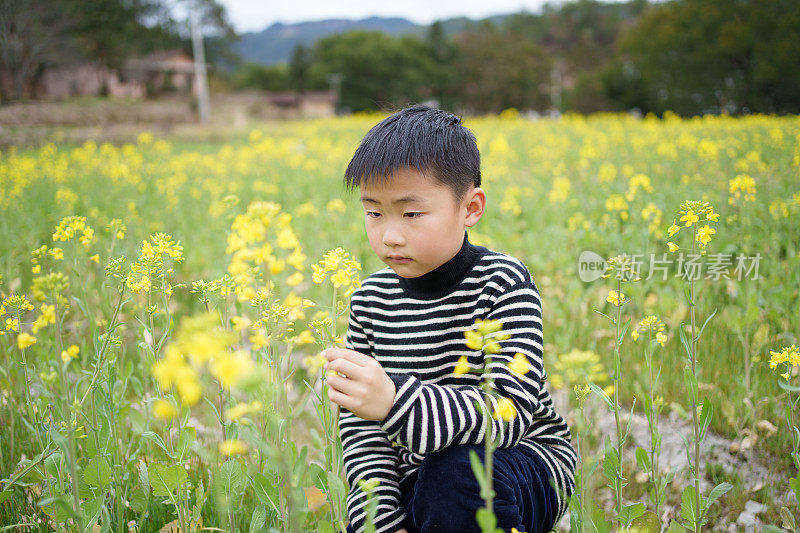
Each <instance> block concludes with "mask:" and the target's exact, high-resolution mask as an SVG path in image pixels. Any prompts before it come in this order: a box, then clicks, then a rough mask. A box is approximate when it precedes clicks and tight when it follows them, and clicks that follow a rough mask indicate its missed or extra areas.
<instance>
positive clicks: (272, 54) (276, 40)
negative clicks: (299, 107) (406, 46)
mask: <svg viewBox="0 0 800 533" xmlns="http://www.w3.org/2000/svg"><path fill="white" fill-rule="evenodd" d="M507 16H508V15H496V16H493V17H489V19H490V20H492V21H493V22H495V23H499V22H500V21H502V20H503V19H504V18H505V17H507ZM473 22H475V21H474V20H472V19H469V18H466V17H457V18H451V19H447V20H443V21H442V25H443V29H444V33H445V35H450V34H452V33H457V32H459V31H461V29H463V28H464V26H466V25H467V24H470V23H473ZM355 29H359V30H371V31H381V32H383V33H386V34H389V35H395V36H396V35H405V34H410V35H416V36H419V37H423V36H424V35H425V33H426V32H427V30H428V26H424V25H419V24H415V23H413V22H411V21H410V20H408V19H404V18H399V17H392V18H389V17H386V18H385V17H370V18H365V19H361V20H350V19H326V20H318V21H309V22H298V23H296V24H282V23H280V22H276V23H275V24H273V25H272V26H269V27H268V28H267V29H265V30H262V31H260V32H249V33H243V34H242V35H241V36H240V37H241V38H240V40H239V42H238V43H236V44H235V45H234V46H233V49H234V51H235V52H237V53H238V54H239V55H241V56H242V58H243V59H245V60H247V61H252V62H253V63H260V64H262V65H274V64H276V63H283V62H288V61H289V59H290V57H291V55H292V50H294V47H295V46H296V45H298V44H304V45H306V46H311V45H312V44H314V42H315V41H316V40H317V39H319V38H321V37H325V36H327V35H331V34H334V33H345V32H348V31H350V30H355Z"/></svg>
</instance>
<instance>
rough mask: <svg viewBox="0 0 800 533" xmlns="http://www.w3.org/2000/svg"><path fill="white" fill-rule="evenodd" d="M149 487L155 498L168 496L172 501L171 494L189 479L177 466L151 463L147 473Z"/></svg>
mask: <svg viewBox="0 0 800 533" xmlns="http://www.w3.org/2000/svg"><path fill="white" fill-rule="evenodd" d="M148 473H149V474H150V486H151V487H152V488H153V494H154V495H155V496H169V497H170V498H171V499H172V500H173V501H174V500H175V499H174V498H173V493H174V492H176V491H177V490H178V489H179V488H180V487H182V486H183V484H184V483H185V482H186V480H187V478H188V477H189V476H188V475H187V474H186V470H185V469H184V468H183V467H181V466H179V465H165V464H161V463H151V464H150V468H149V472H148Z"/></svg>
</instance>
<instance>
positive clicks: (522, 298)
mask: <svg viewBox="0 0 800 533" xmlns="http://www.w3.org/2000/svg"><path fill="white" fill-rule="evenodd" d="M486 318H487V319H492V320H498V321H500V322H501V323H502V325H503V333H507V334H510V338H508V339H506V340H501V341H497V343H498V344H499V345H500V353H498V354H493V355H492V364H491V368H489V369H485V368H484V371H483V376H482V380H483V379H486V377H487V372H489V375H491V377H492V379H494V385H495V389H496V391H497V392H498V393H499V395H500V396H503V397H505V398H507V399H509V400H511V402H512V403H513V405H514V408H515V409H516V416H515V417H514V418H513V419H512V420H511V421H509V422H505V421H504V420H502V419H497V420H496V419H494V418H491V419H490V421H491V425H490V430H491V432H492V433H491V436H492V438H496V437H497V435H498V433H499V432H500V431H502V438H501V441H500V444H499V446H500V448H510V447H513V446H516V445H517V443H519V441H520V440H521V439H522V437H524V436H525V434H526V433H527V432H528V430H529V429H531V425H532V424H533V423H534V421H535V419H536V418H537V416H539V415H541V414H542V412H544V411H545V410H546V407H545V406H543V405H542V404H541V402H540V401H539V393H540V390H541V387H542V380H543V374H544V368H543V361H542V351H543V350H542V313H541V304H540V299H539V292H538V290H537V289H536V285H535V284H534V283H533V281H530V280H526V281H511V282H509V283H508V284H506V285H504V286H503V288H502V290H501V291H499V295H498V297H497V298H496V299H495V300H494V303H493V304H491V307H490V309H489V312H488V314H487V315H486ZM465 343H466V340H465ZM464 351H465V353H468V352H469V349H468V348H467V347H466V344H465V348H464ZM517 353H522V354H524V355H525V357H526V358H527V359H528V362H529V363H530V371H529V372H527V373H526V374H524V375H522V374H518V373H516V372H513V371H512V370H510V369H509V368H508V366H507V365H508V363H510V362H511V361H512V360H513V359H514V355H515V354H517ZM477 358H480V359H477ZM469 359H470V360H471V361H478V360H481V359H483V355H482V353H481V352H479V351H472V353H471V354H470V356H469ZM483 360H484V366H485V359H483ZM392 379H393V380H394V381H395V384H396V386H397V393H396V395H395V402H394V404H393V405H392V408H391V410H390V411H389V413H388V415H387V416H386V418H385V419H384V420H382V421H381V422H380V424H381V427H382V428H383V430H384V431H386V433H387V435H388V436H389V439H391V440H394V441H397V442H398V443H399V444H400V445H401V446H403V447H405V448H407V449H408V450H410V451H412V452H415V453H419V454H427V453H431V452H435V451H438V450H442V449H444V448H447V447H448V446H450V445H452V444H482V443H483V441H484V421H483V418H484V414H483V412H482V410H480V409H479V408H478V406H477V405H476V404H475V402H481V404H483V405H484V406H485V405H486V395H485V394H484V392H483V391H482V390H481V389H480V387H478V386H475V385H460V386H456V387H453V386H445V385H437V384H423V383H422V382H421V381H420V379H419V378H418V377H417V376H415V375H414V374H413V373H410V374H401V375H394V376H392ZM489 402H490V406H489V411H490V413H494V412H495V410H496V408H497V399H496V398H495V397H494V396H492V397H491V398H490V400H489ZM501 426H502V427H501Z"/></svg>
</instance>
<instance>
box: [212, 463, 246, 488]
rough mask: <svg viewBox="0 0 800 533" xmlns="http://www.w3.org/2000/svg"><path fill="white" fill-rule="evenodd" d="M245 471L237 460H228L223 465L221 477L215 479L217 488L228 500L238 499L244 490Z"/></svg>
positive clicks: (220, 470) (220, 471) (220, 472)
mask: <svg viewBox="0 0 800 533" xmlns="http://www.w3.org/2000/svg"><path fill="white" fill-rule="evenodd" d="M244 481H245V479H244V471H243V469H242V464H241V463H240V462H239V461H238V460H236V459H228V460H227V461H225V462H224V463H222V467H221V468H220V469H219V475H218V476H217V477H216V478H215V479H214V483H215V484H217V488H218V489H219V490H222V491H223V492H224V493H225V495H226V496H228V498H238V497H239V495H240V494H241V492H242V489H243V488H244Z"/></svg>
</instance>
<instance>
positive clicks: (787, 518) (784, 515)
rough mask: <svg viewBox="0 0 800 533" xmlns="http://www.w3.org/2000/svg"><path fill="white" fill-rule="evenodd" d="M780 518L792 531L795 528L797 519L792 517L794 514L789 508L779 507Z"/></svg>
mask: <svg viewBox="0 0 800 533" xmlns="http://www.w3.org/2000/svg"><path fill="white" fill-rule="evenodd" d="M780 514H781V520H783V522H784V523H785V524H787V525H788V526H789V527H791V529H792V531H796V530H797V521H796V520H795V519H794V515H793V514H792V512H791V511H790V510H789V508H788V507H781V513H780Z"/></svg>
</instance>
